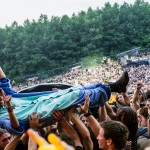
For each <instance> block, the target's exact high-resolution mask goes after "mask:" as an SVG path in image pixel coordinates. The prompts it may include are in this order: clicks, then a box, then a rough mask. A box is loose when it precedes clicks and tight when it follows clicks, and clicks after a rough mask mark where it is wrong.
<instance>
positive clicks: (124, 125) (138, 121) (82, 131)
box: [0, 53, 150, 150]
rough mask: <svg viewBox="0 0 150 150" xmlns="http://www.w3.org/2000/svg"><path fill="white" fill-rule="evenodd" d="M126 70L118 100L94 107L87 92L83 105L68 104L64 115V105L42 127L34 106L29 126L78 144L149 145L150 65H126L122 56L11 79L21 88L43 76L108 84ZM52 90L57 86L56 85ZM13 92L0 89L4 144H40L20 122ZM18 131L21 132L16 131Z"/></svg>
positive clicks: (7, 148) (0, 142) (127, 149)
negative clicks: (51, 121) (117, 59)
mask: <svg viewBox="0 0 150 150" xmlns="http://www.w3.org/2000/svg"><path fill="white" fill-rule="evenodd" d="M143 58H146V59H149V58H150V53H147V54H143V55H139V56H138V57H132V60H137V59H143ZM125 70H127V71H128V74H129V77H130V81H129V83H128V87H127V91H126V92H123V93H116V92H114V93H112V94H113V96H114V95H115V96H114V99H115V101H113V102H112V103H110V101H108V102H105V103H104V104H103V105H101V106H100V107H96V108H93V109H91V108H89V104H90V98H89V94H88V93H86V99H85V102H84V104H83V105H81V104H78V105H75V106H73V107H71V108H69V112H68V113H66V114H65V115H64V112H63V111H60V110H56V111H54V113H53V114H52V117H53V119H54V120H57V123H55V124H53V125H49V126H48V127H44V128H39V126H41V123H40V122H39V119H40V118H38V117H36V116H37V114H36V112H33V113H32V114H29V117H28V118H27V119H28V120H29V124H30V128H32V129H34V130H35V131H36V132H37V133H38V134H39V136H41V137H43V138H44V139H46V140H47V136H48V134H50V133H54V134H56V135H57V136H59V137H60V138H61V139H62V140H63V141H65V142H66V143H68V144H69V145H72V146H73V147H74V148H75V149H76V150H98V149H104V150H123V149H124V150H142V149H145V148H146V147H148V146H149V145H150V142H149V138H150V65H138V66H133V65H131V66H126V67H122V66H121V65H120V64H119V63H118V62H115V61H111V63H108V62H106V63H102V64H101V65H99V66H97V67H95V68H88V69H83V68H81V67H77V68H76V69H73V70H71V71H70V72H67V73H65V74H63V75H59V76H55V77H53V78H49V79H47V81H46V80H44V81H40V80H39V79H38V78H37V77H34V78H33V79H30V80H28V81H27V83H26V85H25V86H24V85H22V84H19V85H18V86H16V85H17V83H16V82H15V81H13V82H12V84H13V88H14V89H15V90H17V91H19V90H21V89H23V88H25V87H28V86H31V85H34V84H39V83H44V82H55V83H69V84H72V85H80V86H88V85H90V84H97V83H99V82H101V83H103V84H110V83H112V82H114V81H116V80H117V79H118V78H119V77H120V76H121V74H122V73H123V71H125ZM54 90H58V89H56V88H55V87H54ZM10 98H11V97H10V96H5V93H4V92H3V91H2V90H1V94H0V111H1V109H3V107H6V108H7V113H8V115H9V119H8V120H2V119H1V118H0V126H1V128H0V150H19V149H24V150H30V149H34V150H36V149H38V145H37V144H36V143H35V142H34V141H32V139H30V138H29V137H28V135H27V133H26V130H25V129H24V128H23V127H22V125H21V124H20V123H19V122H18V119H17V117H16V115H15V113H14V112H13V109H12V106H11V101H10ZM60 116H63V117H60ZM58 118H60V119H58ZM6 130H7V131H6ZM16 133H17V134H18V136H15V134H16ZM147 149H148V148H147Z"/></svg>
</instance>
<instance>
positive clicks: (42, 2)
mask: <svg viewBox="0 0 150 150" xmlns="http://www.w3.org/2000/svg"><path fill="white" fill-rule="evenodd" d="M108 1H109V2H110V3H111V4H114V3H115V2H116V3H118V4H119V5H121V4H123V3H124V2H127V3H129V4H133V3H134V1H135V0H0V27H1V28H3V27H5V26H6V25H7V26H10V25H11V24H12V23H13V22H14V21H16V22H17V23H18V24H19V25H22V24H23V22H24V21H25V20H26V19H29V20H30V21H32V20H33V19H35V20H38V18H39V17H40V15H41V14H44V15H47V16H48V18H49V19H50V18H51V17H52V16H59V17H61V16H63V15H68V16H71V15H72V14H73V13H75V14H78V13H79V12H81V11H82V10H83V11H87V9H88V8H89V7H91V8H92V9H96V8H97V7H99V8H101V7H103V6H104V4H105V3H106V2H108ZM146 1H148V2H150V0H146Z"/></svg>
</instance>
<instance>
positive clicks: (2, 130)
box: [0, 128, 8, 137]
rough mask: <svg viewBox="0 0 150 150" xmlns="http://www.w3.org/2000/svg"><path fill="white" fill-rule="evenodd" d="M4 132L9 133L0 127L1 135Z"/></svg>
mask: <svg viewBox="0 0 150 150" xmlns="http://www.w3.org/2000/svg"><path fill="white" fill-rule="evenodd" d="M4 133H8V132H7V131H6V130H4V129H2V128H0V137H1V136H2V135H3V134H4Z"/></svg>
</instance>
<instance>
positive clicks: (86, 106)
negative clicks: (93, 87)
mask: <svg viewBox="0 0 150 150" xmlns="http://www.w3.org/2000/svg"><path fill="white" fill-rule="evenodd" d="M89 105H90V97H89V95H88V93H86V96H85V102H84V105H83V106H82V105H81V104H78V106H79V107H80V109H81V111H82V112H83V114H84V115H86V114H87V113H88V111H89Z"/></svg>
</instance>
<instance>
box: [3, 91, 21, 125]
mask: <svg viewBox="0 0 150 150" xmlns="http://www.w3.org/2000/svg"><path fill="white" fill-rule="evenodd" d="M1 94H2V96H3V100H4V103H5V106H6V108H7V112H8V115H9V119H10V123H11V126H12V127H13V128H18V127H19V122H18V119H17V117H16V115H15V113H14V111H13V107H12V105H11V96H10V95H7V96H6V95H5V93H4V91H3V90H1Z"/></svg>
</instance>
